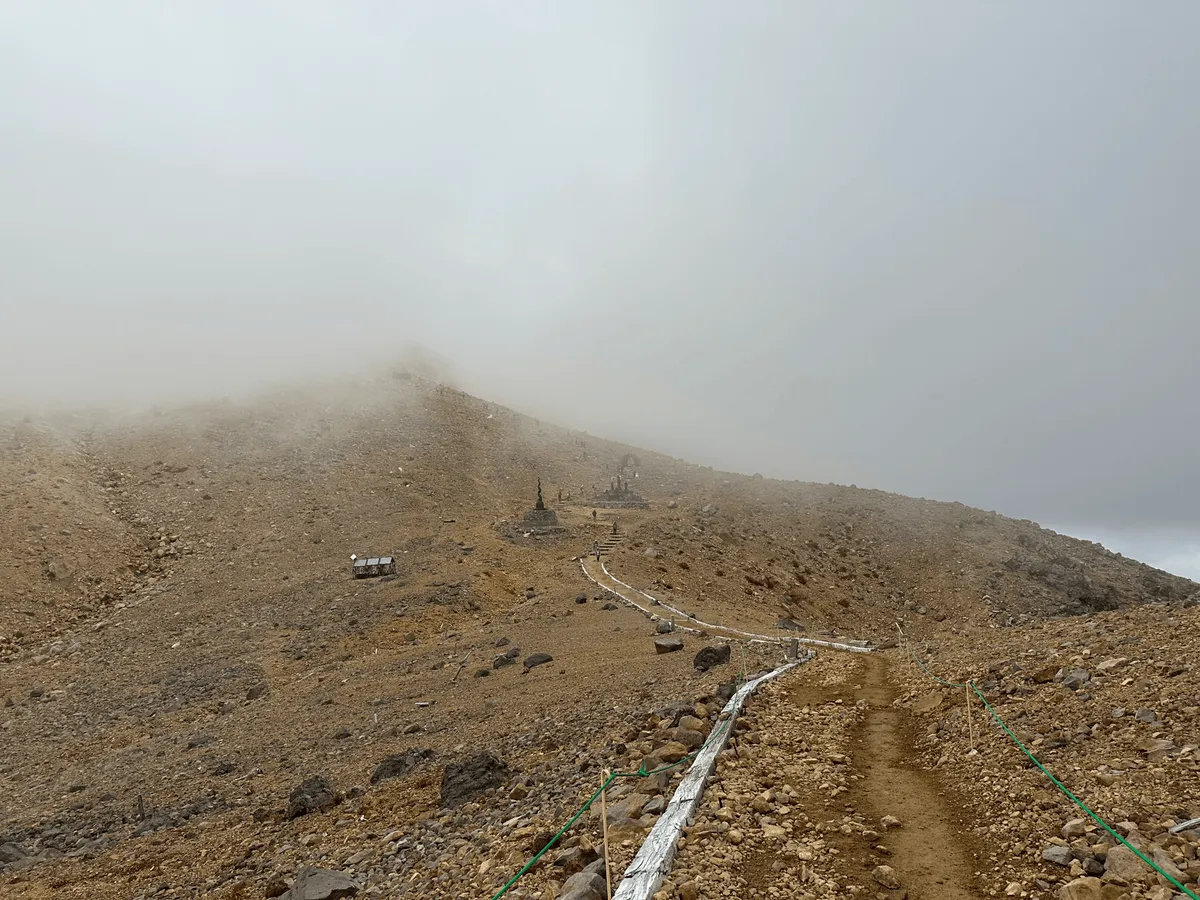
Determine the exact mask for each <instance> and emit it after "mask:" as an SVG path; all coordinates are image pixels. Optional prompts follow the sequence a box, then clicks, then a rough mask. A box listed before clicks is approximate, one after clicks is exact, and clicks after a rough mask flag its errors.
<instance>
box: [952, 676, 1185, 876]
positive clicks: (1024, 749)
mask: <svg viewBox="0 0 1200 900" xmlns="http://www.w3.org/2000/svg"><path fill="white" fill-rule="evenodd" d="M971 690H973V691H974V692H975V694H976V696H978V697H979V699H980V700H982V701H983V705H984V706H986V707H987V711H988V712H990V713H991V714H992V718H993V719H995V720H996V722H997V723H999V725H1000V727H1001V728H1003V729H1004V733H1005V734H1007V735H1008V736H1009V737H1010V738H1012V740H1013V743H1014V744H1016V745H1017V746H1018V747H1020V748H1021V751H1022V752H1023V753H1024V754H1025V755H1026V756H1028V757H1029V758H1030V760H1032V761H1033V764H1034V765H1035V766H1037V767H1038V769H1040V770H1041V772H1042V774H1043V775H1045V776H1046V777H1047V778H1049V779H1050V782H1051V784H1053V785H1054V786H1055V787H1056V788H1058V789H1059V790H1060V791H1062V792H1063V793H1064V794H1066V795H1067V797H1068V798H1069V799H1070V801H1071V802H1072V803H1074V804H1075V805H1076V806H1078V807H1079V808H1080V809H1082V810H1083V811H1084V812H1085V813H1087V814H1088V816H1090V817H1091V819H1092V821H1093V822H1095V823H1096V824H1097V825H1099V826H1100V827H1101V828H1103V829H1104V830H1105V831H1107V832H1108V833H1109V834H1110V835H1112V836H1113V838H1115V839H1116V840H1117V841H1118V842H1120V843H1121V844H1123V845H1124V846H1126V847H1128V848H1129V849H1130V850H1132V851H1133V853H1134V855H1135V856H1137V858H1138V859H1140V860H1141V861H1142V862H1144V863H1145V864H1146V865H1148V866H1149V867H1150V868H1152V869H1153V870H1154V871H1155V872H1157V873H1158V874H1159V875H1161V876H1162V877H1163V878H1165V879H1167V881H1169V882H1171V884H1173V885H1174V886H1175V887H1177V888H1179V890H1181V891H1183V893H1185V894H1187V896H1189V897H1191V898H1192V900H1200V898H1198V897H1197V896H1196V895H1195V894H1194V893H1192V892H1191V891H1190V890H1188V889H1187V888H1186V887H1184V886H1183V885H1182V884H1180V883H1179V882H1178V881H1176V880H1175V879H1174V878H1172V877H1171V876H1170V875H1168V874H1167V873H1166V872H1165V871H1163V870H1162V868H1161V867H1159V865H1158V863H1156V862H1154V860H1152V859H1150V858H1149V857H1148V856H1146V854H1144V853H1142V851H1141V850H1139V849H1138V848H1137V847H1135V846H1133V844H1131V843H1129V841H1127V840H1125V838H1123V837H1121V835H1119V834H1117V832H1116V831H1114V830H1113V828H1112V826H1111V825H1109V824H1108V823H1107V822H1105V821H1104V820H1103V819H1102V818H1100V817H1099V816H1098V815H1096V814H1095V813H1094V812H1092V810H1091V809H1090V808H1089V807H1088V805H1087V804H1086V803H1084V802H1083V801H1082V800H1080V799H1079V798H1078V797H1076V796H1075V795H1074V794H1073V793H1071V791H1070V790H1069V789H1068V788H1067V786H1066V785H1064V784H1063V783H1062V782H1061V781H1059V780H1058V779H1057V778H1055V777H1054V775H1053V774H1051V772H1050V770H1049V769H1047V768H1046V767H1045V766H1043V765H1042V763H1041V761H1040V760H1039V759H1038V758H1037V757H1036V756H1034V755H1033V753H1032V752H1031V751H1030V750H1029V748H1028V747H1026V746H1025V745H1024V744H1022V743H1021V742H1020V740H1018V739H1017V736H1016V735H1015V734H1013V733H1012V731H1011V730H1010V729H1009V727H1008V725H1006V724H1005V723H1004V720H1003V719H1001V718H1000V716H999V714H998V713H997V712H996V710H994V709H992V704H990V703H988V702H987V698H986V697H984V696H983V692H982V691H981V690H979V688H977V687H976V686H975V684H974V683H971Z"/></svg>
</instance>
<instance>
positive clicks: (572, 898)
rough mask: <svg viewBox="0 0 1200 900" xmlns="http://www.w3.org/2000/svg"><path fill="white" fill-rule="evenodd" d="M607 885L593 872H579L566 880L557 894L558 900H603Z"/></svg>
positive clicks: (601, 877)
mask: <svg viewBox="0 0 1200 900" xmlns="http://www.w3.org/2000/svg"><path fill="white" fill-rule="evenodd" d="M607 893H608V891H607V885H606V884H605V882H604V878H603V876H601V875H597V874H596V873H595V872H579V873H577V874H575V875H572V876H571V877H570V878H568V879H567V883H566V884H564V885H563V886H562V890H561V891H559V892H558V900H604V898H605V897H606V896H607Z"/></svg>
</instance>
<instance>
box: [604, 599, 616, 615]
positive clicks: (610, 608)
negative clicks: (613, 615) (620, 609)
mask: <svg viewBox="0 0 1200 900" xmlns="http://www.w3.org/2000/svg"><path fill="white" fill-rule="evenodd" d="M600 608H601V609H602V610H604V611H605V612H612V611H613V610H614V609H617V604H615V603H613V602H612V601H611V600H609V601H608V602H607V603H605V604H604V605H603V606H602V607H600Z"/></svg>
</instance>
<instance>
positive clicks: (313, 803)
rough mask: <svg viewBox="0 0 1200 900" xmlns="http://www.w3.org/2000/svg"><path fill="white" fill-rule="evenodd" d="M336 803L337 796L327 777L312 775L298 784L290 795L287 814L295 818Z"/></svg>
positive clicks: (290, 817) (327, 807) (288, 816)
mask: <svg viewBox="0 0 1200 900" xmlns="http://www.w3.org/2000/svg"><path fill="white" fill-rule="evenodd" d="M335 803H337V797H336V796H335V795H334V793H333V787H332V786H331V785H330V784H329V782H328V781H327V780H326V779H325V777H324V776H322V775H310V776H308V778H305V779H304V780H303V781H302V782H300V784H298V785H296V789H295V790H293V791H292V793H291V794H289V795H288V807H287V813H286V814H285V815H286V816H287V818H289V819H294V818H296V817H297V816H303V815H307V814H308V813H311V812H319V811H321V810H323V809H329V807H331V806H333V805H334V804H335Z"/></svg>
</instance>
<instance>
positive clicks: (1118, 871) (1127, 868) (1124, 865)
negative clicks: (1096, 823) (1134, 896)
mask: <svg viewBox="0 0 1200 900" xmlns="http://www.w3.org/2000/svg"><path fill="white" fill-rule="evenodd" d="M1149 871H1150V867H1149V866H1147V865H1146V864H1145V863H1144V862H1142V861H1141V860H1140V859H1138V858H1137V856H1136V855H1135V854H1134V852H1133V851H1132V850H1130V849H1129V848H1128V847H1126V846H1125V845H1124V844H1122V845H1120V846H1117V847H1113V848H1112V849H1111V850H1109V851H1108V856H1107V857H1106V858H1105V860H1104V880H1105V881H1118V882H1122V883H1125V884H1129V883H1131V882H1139V881H1141V880H1142V879H1143V878H1144V877H1145V876H1146V874H1147V873H1148V872H1149Z"/></svg>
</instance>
